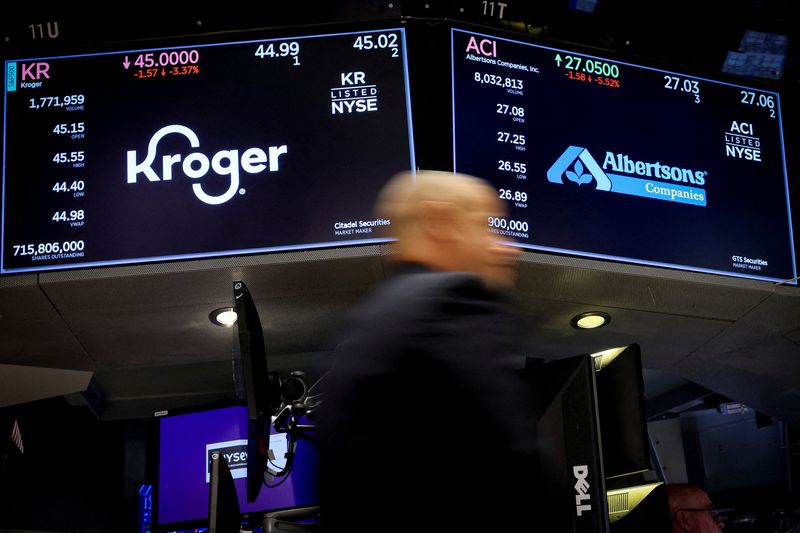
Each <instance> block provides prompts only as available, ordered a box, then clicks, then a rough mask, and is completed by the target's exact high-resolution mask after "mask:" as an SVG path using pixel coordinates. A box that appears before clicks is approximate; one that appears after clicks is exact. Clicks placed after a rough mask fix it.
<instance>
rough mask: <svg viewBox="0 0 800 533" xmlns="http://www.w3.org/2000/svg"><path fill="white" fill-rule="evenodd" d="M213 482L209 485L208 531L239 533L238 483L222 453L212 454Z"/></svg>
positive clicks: (210, 532) (240, 516)
mask: <svg viewBox="0 0 800 533" xmlns="http://www.w3.org/2000/svg"><path fill="white" fill-rule="evenodd" d="M209 470H210V473H211V482H210V483H209V485H208V533H239V530H240V529H241V527H240V526H241V521H242V515H241V514H240V512H239V499H238V498H237V496H236V485H234V484H233V476H232V475H231V470H230V468H228V461H226V460H225V457H223V455H222V453H220V452H219V451H216V452H214V453H212V454H211V465H210V466H209Z"/></svg>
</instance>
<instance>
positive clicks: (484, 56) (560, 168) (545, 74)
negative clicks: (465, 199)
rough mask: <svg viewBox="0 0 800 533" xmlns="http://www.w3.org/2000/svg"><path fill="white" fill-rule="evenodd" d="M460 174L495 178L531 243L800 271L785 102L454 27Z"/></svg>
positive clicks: (507, 227) (511, 223)
mask: <svg viewBox="0 0 800 533" xmlns="http://www.w3.org/2000/svg"><path fill="white" fill-rule="evenodd" d="M451 38H452V68H453V70H452V78H453V84H452V85H453V136H454V139H453V143H454V144H453V146H454V154H453V158H454V165H455V169H456V171H458V172H463V173H467V174H473V175H476V176H480V177H482V178H485V179H487V180H489V181H491V182H492V183H493V184H494V185H495V186H496V187H497V189H498V194H499V195H500V198H503V199H505V200H507V203H508V206H509V216H508V217H505V218H493V219H490V220H489V221H488V223H489V226H490V231H493V232H495V233H497V234H500V235H503V236H505V237H507V238H508V239H509V240H515V241H516V242H517V243H518V244H519V245H520V246H522V247H525V248H531V249H536V250H545V251H550V252H561V253H568V254H575V255H583V256H589V257H597V258H602V259H612V260H620V261H627V262H634V263H640V264H647V265H656V266H666V267H674V268H680V269H688V270H695V271H701V272H709V273H715V274H725V275H731V276H739V277H747V278H754V279H760V280H770V281H783V280H787V279H790V278H794V277H796V276H797V268H796V264H795V257H794V244H793V236H792V226H791V215H790V209H789V194H788V181H787V175H786V162H785V154H784V143H783V127H782V123H781V110H780V96H779V94H777V93H775V92H770V91H766V90H761V89H754V88H750V87H744V86H739V85H734V84H731V83H726V82H722V81H717V80H711V79H707V78H703V77H697V76H691V75H687V74H682V73H678V72H671V71H667V70H661V69H658V68H651V67H647V66H641V65H634V64H631V63H627V62H623V61H616V60H612V59H607V58H603V57H599V56H596V55H588V54H586V53H578V52H574V51H570V50H567V49H560V48H552V47H546V46H538V45H533V44H530V43H527V42H520V41H517V40H511V39H507V38H501V37H498V36H491V35H485V34H482V33H474V32H470V31H463V30H461V29H453V30H452V34H451Z"/></svg>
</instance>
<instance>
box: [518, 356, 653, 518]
mask: <svg viewBox="0 0 800 533" xmlns="http://www.w3.org/2000/svg"><path fill="white" fill-rule="evenodd" d="M525 374H526V376H527V379H528V380H529V382H530V383H531V385H532V386H533V387H534V389H535V391H536V397H537V399H538V400H537V401H538V409H537V411H538V421H537V425H538V434H539V441H540V445H539V454H540V463H541V464H540V467H541V472H542V475H543V482H544V484H545V486H546V487H548V488H549V490H547V491H545V493H547V494H549V498H550V501H548V502H547V505H548V507H549V508H550V509H553V511H554V512H553V514H552V516H551V517H550V518H551V520H555V521H558V520H561V521H562V522H561V523H558V524H556V523H554V526H557V527H555V528H554V530H558V531H562V530H564V531H575V532H581V531H585V532H587V533H588V532H592V533H595V532H609V531H611V529H610V526H609V518H608V517H609V512H608V500H607V494H606V480H607V479H610V478H615V477H619V476H624V475H628V474H633V473H636V472H642V471H646V470H650V469H651V468H652V466H651V463H650V455H649V454H650V451H649V441H648V437H647V426H646V421H645V417H644V412H645V411H644V387H643V380H642V369H641V355H640V351H639V346H638V345H636V344H631V345H629V346H625V347H622V348H615V349H611V350H606V351H603V352H599V353H596V354H592V355H580V356H577V357H571V358H567V359H561V360H555V361H550V362H548V363H545V364H540V365H536V366H535V367H534V365H533V364H531V365H529V367H528V368H527V369H526V372H525Z"/></svg>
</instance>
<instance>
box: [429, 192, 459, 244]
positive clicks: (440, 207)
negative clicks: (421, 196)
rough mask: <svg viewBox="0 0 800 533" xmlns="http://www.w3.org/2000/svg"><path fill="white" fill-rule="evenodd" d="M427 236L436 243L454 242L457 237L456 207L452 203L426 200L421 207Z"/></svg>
mask: <svg viewBox="0 0 800 533" xmlns="http://www.w3.org/2000/svg"><path fill="white" fill-rule="evenodd" d="M420 208H421V210H422V213H421V214H422V223H423V224H424V231H425V234H426V235H428V238H430V239H432V240H433V241H436V242H449V241H452V240H453V239H454V238H455V237H457V235H456V228H455V217H456V206H455V205H453V203H452V202H437V201H433V200H426V201H424V202H422V204H421V206H420Z"/></svg>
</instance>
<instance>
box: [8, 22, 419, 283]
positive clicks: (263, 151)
mask: <svg viewBox="0 0 800 533" xmlns="http://www.w3.org/2000/svg"><path fill="white" fill-rule="evenodd" d="M407 70H408V69H407V62H406V47H405V33H404V30H403V29H386V30H375V31H364V32H352V33H331V34H325V35H313V36H309V35H303V36H298V37H281V38H279V39H260V40H248V41H239V42H226V43H214V44H199V45H195V46H192V45H187V46H177V47H176V46H171V47H168V48H150V49H146V50H145V49H143V50H122V51H114V52H103V53H94V54H85V55H73V56H62V57H45V58H31V59H18V60H9V61H6V62H5V71H4V74H5V92H4V103H5V113H4V117H3V119H4V122H3V127H4V137H3V139H4V143H3V228H2V272H25V271H36V270H48V269H57V268H70V267H78V266H96V265H108V264H116V263H131V262H139V261H152V260H165V259H180V258H196V257H204V256H213V255H232V254H239V253H253V252H263V251H273V250H286V249H294V248H312V247H322V246H334V245H340V244H343V243H368V242H376V241H379V240H382V239H380V237H379V231H378V230H379V229H380V227H381V226H383V225H386V224H388V221H386V220H380V219H376V218H375V217H374V216H373V215H372V214H371V211H372V206H373V203H374V199H375V197H376V195H377V193H378V191H379V190H380V188H381V187H382V186H383V184H384V183H385V182H386V181H387V180H388V178H389V177H390V176H391V175H393V174H394V173H396V172H400V171H403V170H408V169H410V168H413V167H414V155H413V148H412V143H411V121H410V110H409V95H408V79H407Z"/></svg>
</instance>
